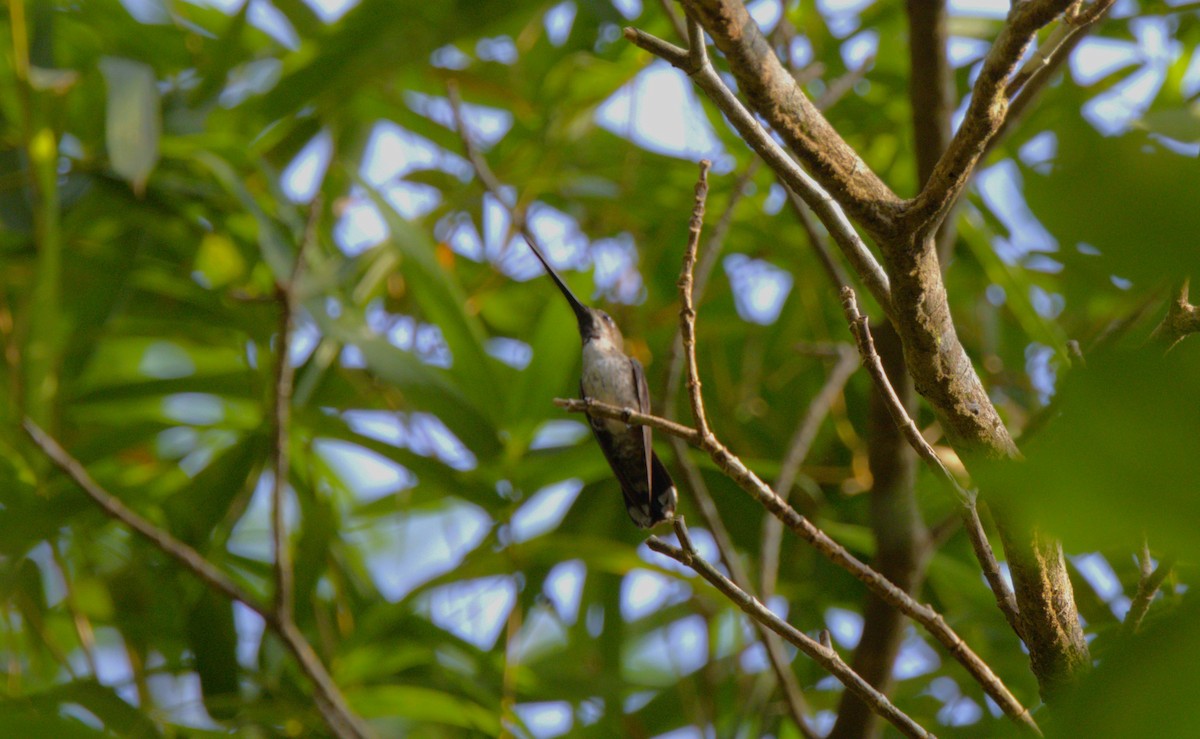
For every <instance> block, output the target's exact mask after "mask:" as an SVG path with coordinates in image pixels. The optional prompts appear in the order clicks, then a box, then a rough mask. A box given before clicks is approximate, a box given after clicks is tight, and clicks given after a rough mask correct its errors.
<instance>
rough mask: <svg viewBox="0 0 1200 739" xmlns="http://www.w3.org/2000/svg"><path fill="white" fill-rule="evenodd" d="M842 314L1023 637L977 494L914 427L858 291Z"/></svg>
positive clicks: (847, 297) (848, 294)
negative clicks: (956, 512) (954, 505)
mask: <svg viewBox="0 0 1200 739" xmlns="http://www.w3.org/2000/svg"><path fill="white" fill-rule="evenodd" d="M841 298H842V310H843V311H845V313H846V321H847V322H848V323H849V324H850V333H852V334H853V335H854V340H855V343H857V345H858V350H859V353H860V354H861V355H862V362H863V366H864V367H866V369H867V372H868V373H869V374H870V375H871V379H873V380H874V381H875V385H876V387H877V388H878V389H879V392H880V394H881V395H882V397H883V398H884V400H885V402H886V403H887V408H888V412H889V413H890V414H891V416H892V420H893V421H895V423H896V427H897V428H899V429H900V433H901V434H903V436H904V438H905V440H906V441H908V443H909V445H910V446H912V448H913V451H915V452H916V453H917V456H919V457H920V458H921V459H922V460H923V461H924V462H925V464H926V465H928V466H929V468H930V469H932V470H933V472H934V474H935V475H936V476H937V478H938V480H939V481H940V482H941V483H942V484H943V485H944V486H945V487H946V488H947V489H948V490H949V491H950V493H951V494H952V495H953V496H954V498H955V500H957V501H958V505H959V510H960V514H961V518H962V522H963V527H964V528H965V529H966V532H967V537H968V538H969V539H970V540H971V549H972V550H974V552H975V558H976V559H977V560H979V566H980V567H981V568H982V570H983V576H984V578H986V579H987V582H988V586H989V587H991V589H992V593H993V594H994V595H995V597H996V605H997V606H998V607H999V608H1000V611H1001V612H1002V613H1003V614H1004V618H1005V620H1006V621H1008V623H1009V625H1010V626H1011V627H1012V628H1013V631H1015V632H1016V633H1017V635H1018V636H1020V635H1021V628H1020V622H1019V618H1018V616H1017V603H1016V598H1015V597H1014V596H1013V593H1012V590H1011V589H1010V588H1009V587H1008V583H1007V582H1006V581H1005V580H1004V577H1003V576H1002V575H1001V574H1000V565H999V564H998V563H997V562H996V555H995V553H994V552H993V551H992V546H991V544H989V543H988V540H987V534H986V533H985V532H984V530H983V524H982V523H981V522H980V520H979V512H978V510H977V509H976V500H975V499H976V494H975V492H974V491H968V490H966V489H965V488H963V486H962V485H960V484H959V482H958V480H956V479H955V478H954V476H953V475H951V474H950V471H949V470H948V469H946V466H945V465H944V464H942V460H941V458H940V457H938V455H937V452H936V451H934V449H933V447H932V446H930V445H929V442H927V441H925V437H924V436H922V435H921V430H920V429H918V428H917V425H916V424H915V423H913V420H912V418H911V417H910V416H909V415H908V411H906V410H905V408H904V404H903V403H902V402H901V401H900V398H899V396H897V395H896V391H895V389H894V388H893V387H892V383H891V382H890V381H889V380H888V377H887V373H886V372H885V371H884V369H883V363H882V362H881V361H880V359H879V354H878V353H877V352H876V351H875V342H874V341H873V340H872V338H871V330H870V328H869V327H868V326H867V319H866V317H864V316H863V315H862V314H861V313H859V310H858V301H857V300H856V299H855V297H854V291H853V290H851V289H850V288H848V287H843V288H842V294H841Z"/></svg>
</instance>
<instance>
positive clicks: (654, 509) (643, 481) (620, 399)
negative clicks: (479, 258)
mask: <svg viewBox="0 0 1200 739" xmlns="http://www.w3.org/2000/svg"><path fill="white" fill-rule="evenodd" d="M525 243H526V244H528V245H529V248H530V249H531V250H532V251H533V255H534V256H536V257H537V258H538V261H539V262H541V263H542V267H544V268H545V269H546V274H548V275H550V279H552V280H554V284H555V285H558V289H559V290H560V291H561V292H562V294H563V297H564V298H566V299H567V303H568V304H569V305H570V306H571V310H573V311H574V312H575V318H576V319H577V320H578V321H579V337H580V338H581V339H582V340H583V372H582V376H581V377H580V380H579V392H580V395H581V396H582V397H583V399H584V400H588V399H591V400H596V401H599V402H601V403H607V404H609V405H615V406H619V407H622V408H633V409H635V410H637V411H639V412H641V413H649V412H650V392H649V390H648V389H647V385H646V372H645V370H643V369H642V364H641V362H639V361H637V360H636V359H634V358H633V357H630V356H627V355H626V354H625V338H624V337H623V336H622V335H621V329H619V328H617V324H616V322H615V321H613V319H612V316H610V315H608V314H607V313H605V312H604V311H602V310H599V309H597V308H589V307H587V306H586V305H584V304H583V303H581V302H580V301H579V299H578V298H576V297H575V293H573V292H571V289H570V288H569V287H567V284H566V283H565V282H563V280H562V278H561V277H559V276H558V273H557V272H555V271H554V268H553V267H551V266H550V263H549V262H548V261H546V257H545V256H544V255H543V254H542V252H541V250H539V249H538V248H537V247H536V246H534V245H533V241H532V240H531V239H530V238H529V237H528V236H525ZM587 418H588V425H589V426H591V427H592V434H593V435H594V436H595V437H596V441H597V442H598V443H599V444H600V449H601V450H602V451H603V452H604V456H605V458H606V459H607V460H608V465H609V466H610V467H612V471H613V473H614V474H615V475H616V476H617V482H619V483H620V484H621V493H622V494H624V496H625V510H626V511H627V512H628V513H629V517H630V518H631V519H632V520H633V522H634V523H635V524H637V526H638V527H640V528H643V529H648V528H650V527H651V526H654V525H655V524H657V523H660V522H662V521H669V520H671V518H672V517H673V516H674V515H675V504H676V502H677V501H678V495H677V493H676V492H675V483H674V481H672V480H671V475H670V474H669V473H668V472H667V468H666V467H664V466H663V463H662V462H661V461H659V459H658V455H657V454H655V453H654V449H653V448H651V446H650V427H649V426H630V425H629V424H626V423H624V422H622V421H617V420H613V419H609V418H597V417H594V416H592V415H590V414H588V416H587Z"/></svg>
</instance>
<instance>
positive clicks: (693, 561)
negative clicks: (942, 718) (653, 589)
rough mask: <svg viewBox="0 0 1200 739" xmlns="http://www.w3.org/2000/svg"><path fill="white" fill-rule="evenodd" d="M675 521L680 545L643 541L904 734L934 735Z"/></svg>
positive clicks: (658, 541) (680, 520)
mask: <svg viewBox="0 0 1200 739" xmlns="http://www.w3.org/2000/svg"><path fill="white" fill-rule="evenodd" d="M674 525H675V534H676V536H678V537H679V543H680V544H681V545H682V548H679V547H674V546H671V545H670V544H668V543H666V542H664V541H662V540H661V539H659V538H657V537H654V536H652V537H650V539H649V540H648V541H647V542H646V543H647V544H648V545H649V547H650V548H651V549H653V550H654V551H656V552H658V553H659V554H663V555H666V556H667V557H670V558H671V559H673V560H675V561H676V562H679V563H680V564H683V565H686V566H687V567H690V568H692V569H693V570H695V571H696V573H697V574H699V575H700V576H701V577H703V578H704V579H705V580H707V581H708V582H709V583H710V584H711V585H712V586H713V587H715V588H716V589H717V590H719V591H720V592H721V593H722V594H723V595H724V596H725V597H726V598H728V599H729V600H730V601H732V602H733V603H734V604H735V605H736V606H737V607H738V608H740V609H741V610H742V611H743V612H744V613H746V614H747V615H748V616H750V617H751V618H752V619H754V620H755V621H757V622H758V623H761V624H763V625H764V626H766V627H767V628H769V629H770V630H771V631H773V632H775V633H776V634H779V635H780V636H781V637H783V638H784V639H786V640H787V641H788V642H789V643H790V644H793V645H794V646H795V647H796V648H797V649H799V650H800V651H802V652H804V654H806V655H808V657H809V658H811V659H812V660H813V661H814V662H816V663H817V664H819V665H821V667H823V668H824V669H825V670H827V671H828V672H829V673H830V674H831V675H833V676H834V677H836V678H837V679H838V681H840V682H841V683H842V684H843V685H845V686H846V689H847V690H852V691H854V692H855V693H856V694H857V695H858V696H859V697H861V698H862V699H863V701H864V702H866V703H867V705H869V706H870V707H871V710H873V711H875V712H876V713H877V714H879V715H880V716H881V717H883V718H884V719H885V720H887V721H889V722H890V723H891V724H892V725H893V726H895V727H896V728H897V729H898V730H899V731H900V732H901V733H902V734H904V736H908V737H932V736H933V734H931V733H930V732H928V731H926V730H925V729H924V728H922V727H921V726H920V725H919V724H918V723H917V722H916V721H913V720H912V718H910V717H909V716H908V714H906V713H904V712H903V711H901V710H900V709H899V708H897V707H896V706H895V705H894V704H892V702H891V701H889V700H888V699H887V696H885V695H883V694H882V693H880V692H879V691H877V690H875V688H873V687H871V685H870V684H869V683H867V681H866V680H863V679H862V677H860V676H859V675H858V673H856V672H854V670H852V669H850V666H849V665H847V664H846V663H845V662H843V661H842V658H841V656H840V655H838V653H837V651H836V650H834V649H833V648H832V646H830V645H826V644H822V643H821V642H819V641H817V640H815V639H813V638H812V637H810V636H808V635H807V634H804V633H803V632H801V631H800V630H798V629H796V627H794V626H792V625H791V624H789V623H788V622H786V621H784V620H783V619H781V618H779V617H778V616H776V615H775V614H774V613H772V612H771V610H770V609H768V608H767V607H766V606H764V605H763V604H762V603H760V602H759V601H758V600H757V599H756V598H754V597H753V596H751V595H750V594H749V593H747V592H746V591H744V590H742V589H741V588H739V587H738V586H737V585H735V584H734V583H733V582H732V581H730V580H729V578H727V577H725V576H724V575H722V574H721V573H720V572H718V571H717V569H716V568H715V567H713V566H712V565H711V564H709V563H708V562H706V561H705V560H704V559H703V558H702V557H701V556H700V555H699V554H698V553H697V552H696V549H695V547H694V546H693V544H692V541H691V538H690V537H689V536H688V532H687V527H686V526H685V525H684V521H683V517H682V516H676V517H675V520H674Z"/></svg>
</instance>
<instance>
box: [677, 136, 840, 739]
mask: <svg viewBox="0 0 1200 739" xmlns="http://www.w3.org/2000/svg"><path fill="white" fill-rule="evenodd" d="M758 161H759V160H757V159H756V160H754V162H753V163H752V164H751V165H750V166H749V167H747V168H746V171H745V172H744V173H743V174H742V176H741V177H739V178H738V181H737V183H736V184H735V185H734V189H733V192H732V194H731V195H730V198H729V202H728V203H727V204H726V206H725V212H724V213H723V214H722V215H721V218H720V219H719V220H718V222H717V226H716V227H715V228H714V229H713V231H712V234H711V235H710V236H709V238H708V241H707V248H706V250H705V252H704V254H703V256H702V257H699V267H698V268H697V269H696V272H697V274H696V275H695V277H694V279H690V275H689V270H688V269H687V268H686V266H685V269H684V271H683V273H682V274H681V275H680V280H681V281H682V280H683V279H684V276H685V275H689V280H690V291H689V292H690V294H689V295H688V301H689V303H690V304H691V305H692V307H693V309H694V307H695V301H696V300H698V299H699V298H698V297H697V296H698V295H700V294H703V292H704V290H705V288H706V287H707V283H708V277H709V275H710V274H711V271H712V268H713V266H714V265H715V264H716V256H717V255H718V254H719V253H720V251H721V244H722V242H723V240H724V238H725V234H726V232H727V231H728V229H729V225H730V222H731V221H732V216H733V209H734V206H735V205H737V202H738V200H739V199H740V197H741V194H742V192H743V190H744V188H745V186H746V183H747V182H748V181H749V179H750V177H751V176H753V174H754V171H755V170H756V169H757V164H758ZM707 173H708V162H701V163H700V175H699V178H698V180H697V183H696V198H697V199H696V202H695V205H694V207H693V216H695V215H696V212H700V215H701V216H702V215H703V213H702V211H703V204H704V202H703V197H704V193H705V192H706V189H705V188H704V185H705V184H706V182H707ZM693 225H694V226H695V227H696V230H695V231H693V230H692V226H693ZM699 226H700V224H698V223H696V224H689V231H688V243H689V245H694V243H693V242H694V241H698V240H699V236H700V233H699ZM687 251H688V256H687V257H686V259H690V260H691V261H690V263H691V264H692V265H695V264H696V262H697V255H696V254H694V253H691V248H690V247H689V249H688V250H687ZM685 329H686V330H690V331H691V332H692V339H693V343H692V344H691V348H692V350H691V351H690V352H685V351H684V332H685ZM694 333H695V331H694V311H693V316H692V320H691V321H688V320H686V314H684V313H682V312H681V320H680V325H679V329H678V331H677V332H676V335H675V344H674V346H673V347H672V353H671V363H670V369H669V375H668V378H667V393H666V398H665V402H664V404H663V408H664V409H665V412H666V413H667V414H668V415H670V414H673V413H674V409H675V400H676V398H677V396H678V393H679V388H680V384H681V382H680V380H681V378H682V377H683V370H684V360H685V356H686V357H690V361H691V362H692V363H693V364H694V362H695V352H694V338H695V337H694ZM670 439H671V446H672V448H673V449H674V450H675V458H676V460H678V463H679V466H680V467H681V468H682V469H683V473H684V476H685V477H686V478H687V482H688V484H687V489H688V491H689V492H690V493H691V495H692V498H693V499H694V500H695V503H696V508H697V509H698V510H699V511H700V515H701V516H702V517H703V518H704V522H705V525H706V526H708V529H709V531H710V532H711V533H712V536H713V540H714V541H715V542H716V545H717V551H718V552H719V553H720V555H721V561H722V562H724V563H725V567H726V568H727V569H728V570H729V574H730V577H731V578H732V579H733V582H734V583H736V584H737V586H738V587H740V588H741V589H743V590H746V591H747V592H749V591H750V589H751V585H750V577H749V575H748V573H747V572H746V568H745V566H744V565H743V564H742V561H741V559H740V558H739V557H738V555H737V550H736V548H735V547H734V545H733V539H732V537H730V535H729V531H728V530H727V529H726V528H725V522H724V521H723V520H722V519H721V515H720V512H719V511H717V507H716V504H715V503H714V502H713V499H712V496H711V495H710V494H709V492H708V486H707V485H706V484H705V482H704V478H703V476H701V474H700V470H699V469H697V468H696V464H695V463H694V462H693V461H692V460H691V459H690V458H689V457H688V454H687V447H686V445H685V444H684V443H683V441H681V440H680V439H679V438H678V437H675V436H672V437H670ZM771 520H774V519H771ZM755 628H756V630H757V631H758V634H759V637H760V638H761V640H762V643H763V647H764V649H765V650H766V653H767V660H768V661H769V662H770V664H771V669H772V671H773V672H774V673H775V676H776V679H777V680H778V681H779V686H780V688H781V690H782V693H783V697H784V700H785V701H786V703H787V707H788V712H789V713H790V714H791V717H792V721H793V722H795V724H796V726H797V727H798V728H799V730H800V732H801V733H802V734H803V735H804V736H805V737H806V739H817V734H816V733H815V732H814V731H813V729H812V727H811V726H810V724H809V720H808V718H807V715H806V714H807V706H806V702H805V700H804V694H803V693H802V692H801V690H800V685H799V683H798V682H797V681H796V675H795V673H794V672H792V668H791V665H790V664H789V659H788V655H787V654H786V652H785V651H784V649H783V643H782V642H781V641H780V640H779V637H778V636H777V635H776V634H774V633H773V632H771V631H770V630H769V629H767V628H766V627H764V626H763V625H762V624H759V623H757V622H756V623H755Z"/></svg>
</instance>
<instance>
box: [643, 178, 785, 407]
mask: <svg viewBox="0 0 1200 739" xmlns="http://www.w3.org/2000/svg"><path fill="white" fill-rule="evenodd" d="M761 163H762V160H761V159H754V160H752V161H751V162H750V164H749V165H748V166H747V167H746V169H745V171H743V172H742V174H741V176H739V177H738V179H737V181H736V182H735V183H734V185H733V189H732V191H731V192H730V193H729V200H728V201H727V202H726V203H725V210H724V212H722V213H721V217H720V218H719V219H717V225H716V226H714V227H713V228H712V229H711V230H710V232H709V236H708V239H707V240H706V241H705V246H704V248H703V249H702V250H701V251H702V253H701V254H699V255H698V256H697V262H696V268H695V270H694V280H693V284H692V294H693V300H694V301H696V302H699V301H700V300H701V296H703V295H704V292H705V290H706V289H707V288H708V280H709V278H710V277H712V272H713V269H714V268H715V267H716V265H717V259H718V257H720V256H721V251H722V248H723V246H724V242H725V236H726V234H728V233H729V228H730V226H731V225H732V223H733V212H734V209H735V208H736V207H737V204H738V203H740V202H741V200H742V197H743V196H744V195H745V193H746V188H747V186H748V185H749V183H750V180H751V179H752V178H753V177H754V174H755V173H756V172H757V171H758V168H759V166H760V165H761ZM683 357H684V352H683V333H682V326H681V327H679V329H678V330H676V332H675V340H674V341H673V342H672V344H671V360H670V362H668V367H669V369H668V370H667V391H666V393H664V394H663V404H662V408H663V415H665V416H667V417H668V418H673V417H674V409H675V401H676V398H678V397H679V388H680V381H681V380H682V379H683Z"/></svg>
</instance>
